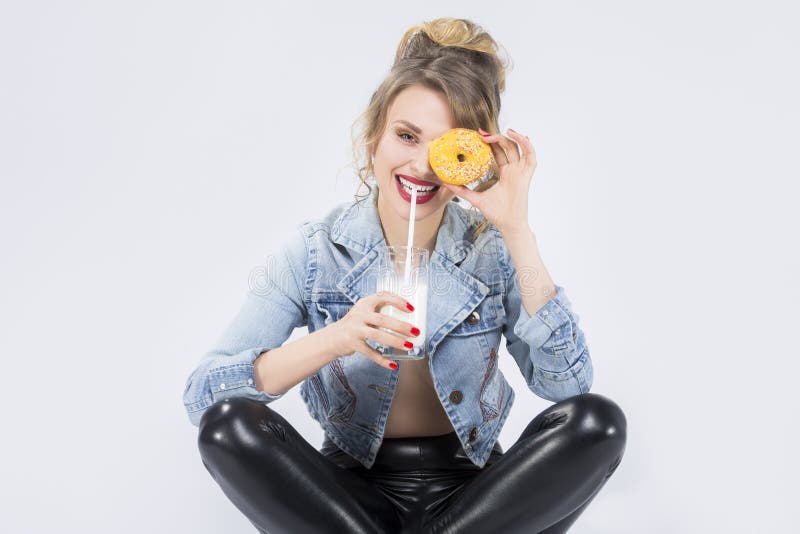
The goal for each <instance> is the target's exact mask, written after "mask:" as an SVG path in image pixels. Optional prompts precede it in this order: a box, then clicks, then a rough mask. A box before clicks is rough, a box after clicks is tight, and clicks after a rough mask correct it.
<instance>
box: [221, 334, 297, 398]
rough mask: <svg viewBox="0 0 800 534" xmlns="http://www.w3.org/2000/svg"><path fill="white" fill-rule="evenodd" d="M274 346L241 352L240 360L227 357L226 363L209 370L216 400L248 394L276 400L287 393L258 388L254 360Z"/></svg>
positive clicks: (252, 396)
mask: <svg viewBox="0 0 800 534" xmlns="http://www.w3.org/2000/svg"><path fill="white" fill-rule="evenodd" d="M272 348H274V347H259V348H256V349H253V350H250V351H245V352H243V353H241V356H240V357H239V358H237V360H238V361H233V362H230V360H228V359H227V358H226V364H225V365H220V366H219V367H216V368H213V369H210V370H209V372H208V385H209V387H210V388H211V396H212V397H213V399H214V402H216V401H218V400H222V399H225V398H228V397H234V396H237V397H238V396H243V395H247V396H248V397H251V398H257V399H258V400H261V399H262V398H263V400H265V401H274V400H277V399H280V398H281V397H283V396H284V395H285V394H286V393H280V394H278V395H271V394H269V393H266V392H264V391H258V390H257V389H256V375H255V368H254V367H253V362H254V361H255V360H256V358H258V356H259V355H260V354H261V353H262V352H264V351H267V350H270V349H272Z"/></svg>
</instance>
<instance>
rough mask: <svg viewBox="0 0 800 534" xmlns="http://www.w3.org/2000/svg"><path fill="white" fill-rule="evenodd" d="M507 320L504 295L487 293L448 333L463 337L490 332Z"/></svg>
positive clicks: (500, 326)
mask: <svg viewBox="0 0 800 534" xmlns="http://www.w3.org/2000/svg"><path fill="white" fill-rule="evenodd" d="M505 322H506V313H505V309H504V308H503V295H502V294H501V293H498V294H495V295H486V297H485V298H484V299H483V300H482V301H481V302H480V303H479V304H478V305H477V306H476V307H475V309H474V310H472V311H471V312H470V313H469V314H468V315H467V317H466V318H465V319H464V320H463V321H461V322H460V323H459V324H458V325H456V327H455V328H453V329H452V330H451V331H450V333H449V334H448V335H451V336H456V337H463V336H471V335H474V334H481V333H484V332H489V331H491V330H495V329H498V328H502V326H503V325H504V324H505Z"/></svg>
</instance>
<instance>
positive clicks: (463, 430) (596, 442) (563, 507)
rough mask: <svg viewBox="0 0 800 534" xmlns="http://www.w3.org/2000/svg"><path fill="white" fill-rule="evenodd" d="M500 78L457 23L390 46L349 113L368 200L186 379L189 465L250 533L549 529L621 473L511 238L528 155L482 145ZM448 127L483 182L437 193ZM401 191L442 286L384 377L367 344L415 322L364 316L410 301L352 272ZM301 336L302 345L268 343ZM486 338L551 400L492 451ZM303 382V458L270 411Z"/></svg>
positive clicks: (549, 303)
mask: <svg viewBox="0 0 800 534" xmlns="http://www.w3.org/2000/svg"><path fill="white" fill-rule="evenodd" d="M504 79H505V71H504V64H503V62H502V61H501V60H500V59H499V57H498V54H497V45H496V43H495V41H494V40H493V39H492V38H491V37H490V36H489V35H488V34H487V33H486V32H484V31H483V30H482V29H481V28H480V27H478V26H476V25H475V24H473V23H472V22H470V21H467V20H457V19H437V20H433V21H430V22H428V23H425V24H422V25H420V26H417V27H414V28H411V29H410V30H408V32H407V33H406V34H405V35H404V37H403V39H402V40H401V43H400V46H399V48H398V51H397V56H396V58H395V63H394V66H393V68H392V70H391V72H390V73H389V75H388V76H387V78H386V80H385V81H384V82H383V83H382V84H381V86H380V87H379V88H378V90H377V91H376V92H375V93H374V95H373V97H372V99H371V102H370V105H369V107H368V109H367V111H366V112H365V114H364V115H363V116H362V118H363V125H364V127H363V131H362V132H361V137H362V140H363V142H362V143H361V144H360V145H358V146H357V149H356V154H357V155H358V154H359V150H361V149H363V152H364V155H365V156H366V158H365V162H364V164H363V166H361V167H360V168H359V174H360V178H361V181H362V182H363V184H365V185H367V188H368V191H369V192H368V194H367V195H366V196H365V197H363V198H360V199H357V200H356V201H355V202H352V203H348V204H343V205H340V206H338V207H337V208H336V209H334V210H333V211H331V212H330V213H329V214H327V215H326V216H325V217H323V218H321V219H320V220H315V221H309V222H306V223H304V224H303V225H301V226H300V227H299V232H298V234H297V236H296V237H295V238H294V239H291V240H288V242H287V244H286V247H285V248H284V250H283V253H282V254H281V255H280V256H278V258H277V259H276V263H275V264H274V265H271V267H272V268H271V269H270V270H269V272H268V273H266V284H265V285H263V286H261V287H259V288H257V289H254V290H252V291H251V292H250V293H249V294H248V297H247V300H246V302H245V304H244V306H243V307H242V309H241V311H240V312H239V315H238V316H237V317H236V318H235V319H234V321H233V323H232V324H231V325H230V326H229V327H228V329H227V330H226V332H225V333H224V335H223V336H222V338H221V339H220V340H219V342H218V344H217V346H216V347H215V348H214V349H213V350H211V351H210V352H209V353H208V354H206V355H205V356H204V358H203V360H202V361H201V362H200V364H199V365H198V366H197V368H196V369H195V370H194V372H193V373H192V375H191V376H190V378H189V380H188V382H187V384H186V389H185V391H184V404H185V406H186V409H187V412H188V413H189V417H190V420H191V421H192V422H193V423H194V424H196V425H199V427H200V432H199V447H200V452H201V456H202V459H203V463H204V465H205V466H206V468H207V469H208V471H209V472H210V473H211V475H212V476H213V477H214V479H215V480H216V481H217V483H219V485H220V486H221V488H222V490H223V491H224V493H225V494H226V496H227V497H228V498H229V499H230V500H231V501H232V502H233V503H234V504H235V505H236V506H237V508H238V509H239V510H241V511H242V513H244V514H245V515H246V516H247V518H248V519H249V520H250V521H251V522H252V523H253V524H254V525H255V526H256V527H257V528H258V530H259V531H260V532H270V533H273V534H274V533H278V532H289V533H295V532H336V533H342V532H358V533H362V532H363V533H377V532H448V533H451V532H488V531H494V532H504V533H505V532H526V533H529V532H547V533H555V532H566V531H567V529H568V528H569V526H570V525H572V523H573V522H574V521H575V520H576V518H577V517H578V516H579V515H580V514H581V512H583V510H584V509H585V508H586V506H587V505H588V504H589V502H590V501H591V500H592V498H593V497H594V496H595V495H596V494H597V492H598V491H599V490H600V488H601V487H602V486H603V485H604V484H605V482H606V480H607V479H608V478H609V477H610V476H611V474H612V473H613V471H614V469H615V468H616V467H617V465H618V464H619V462H620V460H621V458H622V455H623V452H624V448H625V432H626V421H625V416H624V414H623V412H622V411H621V410H620V408H619V406H618V405H617V404H615V403H614V402H613V401H611V400H609V399H607V398H606V397H603V396H601V395H598V394H595V393H589V388H590V387H591V383H592V364H591V359H590V357H589V352H588V349H587V347H586V340H585V337H584V335H583V333H582V332H581V330H580V329H579V327H578V316H577V315H576V314H575V313H574V312H573V311H572V309H571V304H570V302H569V300H568V299H567V297H566V294H565V292H564V288H563V287H561V286H558V285H556V284H554V283H553V281H552V279H551V278H550V276H549V274H548V273H547V270H546V269H545V267H544V265H543V264H542V261H541V258H540V257H539V254H538V250H537V246H536V238H535V235H534V233H533V232H532V230H531V229H530V227H529V225H528V191H529V188H530V183H531V178H532V176H533V172H534V170H535V168H536V159H535V154H534V150H533V146H532V145H531V142H530V140H529V139H528V137H527V136H525V135H522V134H520V133H516V132H514V131H513V130H508V132H507V133H508V135H507V136H504V135H501V134H500V133H497V132H498V128H497V118H498V113H499V110H500V96H499V95H500V92H501V91H502V90H503V88H504ZM455 127H464V128H471V129H474V130H478V131H480V132H481V134H482V135H484V139H485V140H486V141H487V142H488V143H490V145H491V147H492V151H493V155H494V158H495V161H496V172H497V175H498V178H499V180H498V182H497V183H496V184H495V185H494V186H492V187H490V188H489V189H487V190H484V191H482V192H475V191H472V190H470V189H467V188H465V187H463V186H458V187H456V186H450V185H447V184H444V183H442V182H441V180H439V179H438V178H437V176H436V175H435V174H434V172H433V171H432V169H431V168H430V166H429V165H428V147H429V144H430V141H431V140H433V139H434V138H436V137H438V136H439V135H441V134H442V133H444V132H446V131H448V130H449V129H451V128H455ZM484 127H485V128H487V129H488V130H490V131H492V132H495V133H491V134H490V133H488V132H486V131H485V130H483V128H484ZM373 180H374V182H373ZM413 184H417V185H418V186H420V187H423V188H426V189H427V188H430V187H434V191H433V192H431V193H426V194H425V197H423V198H422V199H420V198H418V201H419V200H424V202H420V203H418V205H417V206H416V213H415V228H416V229H415V232H414V245H415V246H417V247H422V248H426V249H428V250H429V251H430V253H431V255H430V270H431V277H433V278H436V279H437V280H438V281H439V282H438V284H439V285H438V286H437V287H439V290H436V288H434V289H432V290H431V291H430V292H429V296H428V302H427V306H428V318H427V321H426V322H427V326H428V335H427V339H419V341H418V342H417V345H422V344H424V348H425V351H426V354H427V357H426V358H425V359H423V360H417V361H414V360H403V361H401V362H400V364H399V365H398V363H397V362H394V361H392V360H390V359H388V358H386V357H384V356H383V354H381V353H380V352H379V351H377V350H375V347H376V346H377V344H383V345H387V346H393V347H396V348H398V349H400V350H403V349H404V338H408V337H412V338H413V336H414V335H416V334H418V333H419V329H418V326H419V325H413V324H410V323H407V322H404V321H399V320H395V319H390V318H389V317H388V316H386V315H384V314H380V313H378V311H377V310H379V309H380V308H381V307H382V306H384V305H390V306H395V307H397V308H399V309H401V310H404V311H405V310H406V309H410V308H413V306H414V305H415V304H418V303H413V302H411V303H408V302H406V301H404V300H403V299H402V298H400V297H399V296H398V295H394V294H377V293H374V288H373V289H371V288H370V287H369V285H368V283H367V282H366V279H367V278H368V276H366V274H367V273H369V272H372V271H371V270H372V269H374V268H375V266H376V261H375V260H376V258H377V254H378V251H379V249H380V247H381V246H383V245H386V244H389V245H403V244H405V242H406V239H407V235H406V232H407V227H408V219H409V217H410V206H411V205H410V201H409V195H408V194H406V192H407V191H408V188H409V187H414V185H413ZM456 195H458V196H461V197H463V198H464V199H466V200H467V201H469V202H470V203H471V204H472V205H473V206H474V207H475V208H476V209H477V210H478V211H479V212H480V214H481V215H480V216H478V215H476V213H475V211H474V210H472V211H468V210H465V209H464V208H462V207H461V206H460V205H459V204H458V203H457V199H456ZM442 282H446V283H445V284H444V285H441V284H442ZM442 288H446V290H443V289H442ZM301 326H308V329H309V334H308V335H307V336H304V337H302V338H300V339H297V340H294V341H292V342H289V343H284V342H285V341H286V339H287V338H288V337H289V335H290V334H291V332H292V330H293V329H294V328H297V327H301ZM380 328H385V329H388V330H391V331H392V332H393V333H389V332H386V331H384V330H380ZM395 334H396V335H395ZM501 334H502V335H504V336H505V337H506V346H507V348H508V351H509V353H510V354H511V356H512V357H513V358H514V361H515V362H516V363H517V365H518V366H519V369H520V371H521V372H522V374H523V376H524V377H525V379H526V381H527V384H528V386H529V388H530V389H531V390H532V391H533V392H534V393H536V394H537V395H539V396H540V397H542V398H545V399H548V400H552V401H555V404H554V405H552V406H550V407H549V408H548V409H546V410H544V411H543V412H542V413H540V414H538V415H537V416H536V417H534V418H533V420H532V421H531V422H530V424H529V425H528V426H527V428H526V429H525V431H524V432H523V433H522V435H521V436H520V438H519V439H518V440H517V442H516V443H515V444H514V445H513V446H512V447H510V448H509V450H508V451H507V452H505V453H504V452H503V450H502V448H501V447H500V445H499V443H498V442H497V436H498V434H499V433H500V430H501V429H502V427H503V424H504V422H505V420H506V417H507V416H508V413H509V410H510V408H511V405H512V403H513V402H514V396H515V394H514V391H513V390H512V389H511V388H510V387H509V385H508V382H507V381H506V380H505V378H504V376H503V373H502V372H501V371H500V369H499V367H498V364H497V357H498V353H497V349H498V347H499V343H500V336H501ZM401 336H402V337H401ZM405 348H406V349H407V345H405ZM376 364H377V365H376ZM300 382H302V386H301V390H300V393H301V396H302V398H303V400H304V402H305V403H306V405H307V407H308V409H309V412H310V414H311V415H312V417H314V419H316V420H317V421H318V422H319V423H320V425H321V426H322V428H323V429H324V430H325V442H324V443H323V446H322V449H321V450H320V451H317V450H316V449H315V448H314V447H312V446H311V445H310V444H309V443H308V442H307V441H306V440H305V439H304V438H303V437H302V436H301V435H300V434H299V433H298V432H297V431H296V430H295V429H294V428H293V427H292V426H291V425H290V424H289V423H288V422H287V421H286V420H285V419H284V418H283V417H281V415H279V414H278V413H276V412H275V411H274V410H272V409H271V408H270V407H269V406H267V405H268V404H269V403H270V402H272V401H274V400H276V399H278V398H280V397H281V396H282V395H283V394H285V392H286V391H288V390H289V389H290V388H291V387H293V386H294V385H296V384H298V383H300Z"/></svg>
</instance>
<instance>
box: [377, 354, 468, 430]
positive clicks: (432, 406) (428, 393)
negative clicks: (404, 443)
mask: <svg viewBox="0 0 800 534" xmlns="http://www.w3.org/2000/svg"><path fill="white" fill-rule="evenodd" d="M397 372H398V373H400V376H399V378H398V381H397V389H396V390H395V394H394V397H393V398H392V406H391V408H390V409H389V417H388V419H387V421H386V430H385V432H384V437H386V438H404V437H422V436H441V435H444V434H449V433H450V432H453V431H454V429H453V425H452V423H450V419H449V418H448V417H447V414H446V413H445V411H444V408H443V407H442V403H441V401H439V397H437V396H436V390H435V389H434V388H433V379H432V378H431V374H430V371H429V369H428V358H427V357H426V358H424V359H422V360H401V361H400V369H398V370H397Z"/></svg>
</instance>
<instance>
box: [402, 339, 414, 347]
mask: <svg viewBox="0 0 800 534" xmlns="http://www.w3.org/2000/svg"><path fill="white" fill-rule="evenodd" d="M403 346H404V347H405V348H407V349H413V348H414V344H413V343H412V342H410V341H405V342H403Z"/></svg>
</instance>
